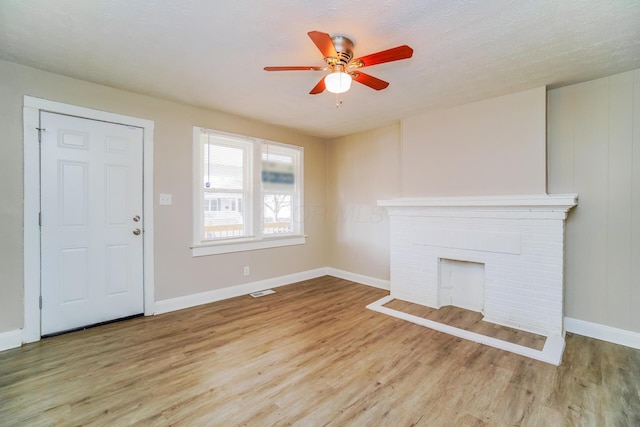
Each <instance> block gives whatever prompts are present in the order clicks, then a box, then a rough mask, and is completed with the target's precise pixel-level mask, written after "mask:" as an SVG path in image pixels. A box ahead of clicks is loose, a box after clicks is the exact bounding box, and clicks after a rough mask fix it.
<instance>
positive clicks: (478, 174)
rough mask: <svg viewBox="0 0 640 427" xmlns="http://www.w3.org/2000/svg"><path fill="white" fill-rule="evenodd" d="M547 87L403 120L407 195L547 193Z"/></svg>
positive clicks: (403, 154) (403, 186)
mask: <svg viewBox="0 0 640 427" xmlns="http://www.w3.org/2000/svg"><path fill="white" fill-rule="evenodd" d="M545 116H546V89H545V88H544V87H539V88H536V89H532V90H528V91H525V92H519V93H515V94H511V95H506V96H502V97H499V98H492V99H488V100H485V101H480V102H475V103H472V104H466V105H462V106H459V107H454V108H450V109H445V110H437V111H429V112H426V113H423V114H419V115H417V116H414V117H410V118H407V119H404V120H402V190H403V196H405V197H416V196H478V195H502V194H542V193H544V192H545V189H546V173H545V161H546V159H545V140H546V138H545V133H546V127H545V119H546V117H545Z"/></svg>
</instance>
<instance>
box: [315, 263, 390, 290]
mask: <svg viewBox="0 0 640 427" xmlns="http://www.w3.org/2000/svg"><path fill="white" fill-rule="evenodd" d="M327 275H329V276H333V277H337V278H338V279H344V280H350V281H352V282H356V283H360V284H362V285H367V286H371V287H374V288H378V289H384V290H385V291H388V290H389V289H390V284H389V281H388V280H383V279H378V278H376V277H370V276H365V275H363V274H358V273H351V272H349V271H344V270H338V269H337V268H332V267H327Z"/></svg>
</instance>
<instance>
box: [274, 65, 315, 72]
mask: <svg viewBox="0 0 640 427" xmlns="http://www.w3.org/2000/svg"><path fill="white" fill-rule="evenodd" d="M264 70H265V71H322V70H324V67H313V66H309V67H304V66H300V67H264Z"/></svg>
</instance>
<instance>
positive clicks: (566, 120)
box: [548, 70, 640, 332]
mask: <svg viewBox="0 0 640 427" xmlns="http://www.w3.org/2000/svg"><path fill="white" fill-rule="evenodd" d="M548 102H549V105H548V110H549V116H548V150H549V160H548V168H549V192H550V193H567V192H576V193H578V196H579V203H578V206H577V207H576V208H574V209H573V210H572V212H571V213H570V215H569V218H568V220H567V225H566V227H567V231H566V254H567V256H566V288H565V289H566V290H565V292H566V298H565V300H566V303H565V315H566V316H568V317H572V318H576V319H580V320H585V321H588V322H594V323H599V324H604V325H608V326H613V327H617V328H622V329H627V330H631V331H636V332H640V70H635V71H630V72H627V73H623V74H618V75H615V76H611V77H607V78H602V79H598V80H593V81H590V82H586V83H581V84H577V85H573V86H568V87H564V88H560V89H555V90H551V91H549V96H548Z"/></svg>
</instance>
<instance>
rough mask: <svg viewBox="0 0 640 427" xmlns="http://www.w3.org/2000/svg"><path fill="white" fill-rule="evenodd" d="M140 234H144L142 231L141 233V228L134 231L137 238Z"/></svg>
mask: <svg viewBox="0 0 640 427" xmlns="http://www.w3.org/2000/svg"><path fill="white" fill-rule="evenodd" d="M140 233H142V231H140V229H139V228H136V229H135V230H133V234H135V235H136V236H137V235H139V234H140Z"/></svg>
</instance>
